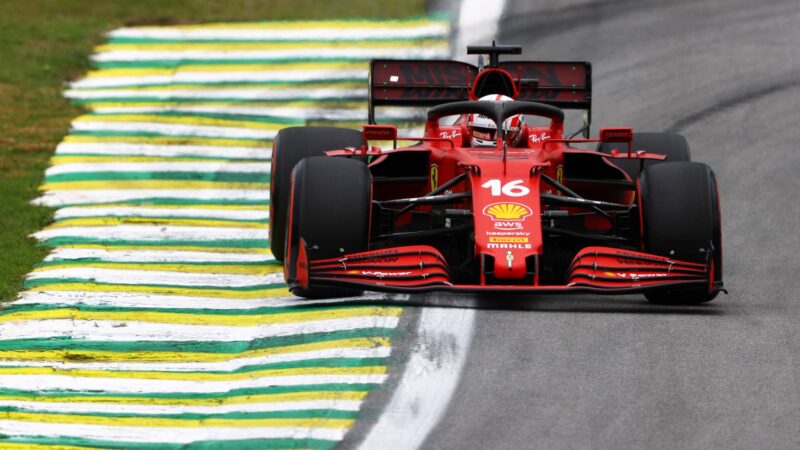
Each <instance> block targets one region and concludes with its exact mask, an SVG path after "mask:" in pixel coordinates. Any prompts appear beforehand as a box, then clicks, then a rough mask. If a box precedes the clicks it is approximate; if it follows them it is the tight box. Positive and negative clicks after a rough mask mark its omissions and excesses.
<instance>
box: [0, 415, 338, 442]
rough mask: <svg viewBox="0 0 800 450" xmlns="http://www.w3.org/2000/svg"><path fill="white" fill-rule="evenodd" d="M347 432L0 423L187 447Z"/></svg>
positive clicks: (11, 432)
mask: <svg viewBox="0 0 800 450" xmlns="http://www.w3.org/2000/svg"><path fill="white" fill-rule="evenodd" d="M346 432H347V430H346V429H339V428H271V427H259V428H239V427H234V428H216V427H187V428H168V427H119V426H101V425H83V424H65V423H47V426H43V424H41V423H39V422H22V421H15V420H0V433H1V434H4V435H6V436H10V437H12V438H13V437H15V436H35V437H39V436H42V437H54V438H63V437H76V438H83V439H97V440H104V441H118V442H139V443H146V442H151V443H172V444H188V443H191V442H195V441H225V440H232V441H235V440H242V439H270V438H289V439H306V438H308V439H324V440H331V441H339V440H341V439H342V438H343V437H344V434H345V433H346Z"/></svg>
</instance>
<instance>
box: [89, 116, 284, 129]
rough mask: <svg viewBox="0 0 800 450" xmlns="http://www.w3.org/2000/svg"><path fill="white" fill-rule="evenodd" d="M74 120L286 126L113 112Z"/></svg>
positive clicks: (257, 127) (260, 126) (226, 125)
mask: <svg viewBox="0 0 800 450" xmlns="http://www.w3.org/2000/svg"><path fill="white" fill-rule="evenodd" d="M74 122H150V123H161V124H185V125H193V126H198V125H201V126H213V127H235V128H250V129H258V130H275V131H278V130H280V129H281V128H285V127H286V124H285V123H270V122H256V121H247V120H230V119H211V118H204V117H183V116H159V115H157V114H113V115H91V114H87V115H83V116H80V117H78V118H76V119H74Z"/></svg>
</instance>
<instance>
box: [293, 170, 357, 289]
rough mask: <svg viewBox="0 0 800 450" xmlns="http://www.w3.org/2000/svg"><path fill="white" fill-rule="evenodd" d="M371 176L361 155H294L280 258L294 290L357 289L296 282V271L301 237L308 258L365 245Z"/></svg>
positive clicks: (333, 256) (326, 255)
mask: <svg viewBox="0 0 800 450" xmlns="http://www.w3.org/2000/svg"><path fill="white" fill-rule="evenodd" d="M371 203H372V176H371V175H370V172H369V169H368V168H367V165H366V164H364V163H363V162H362V161H359V160H355V159H347V158H337V157H325V156H317V157H311V158H306V159H304V160H302V161H300V162H299V163H298V164H297V165H296V166H295V168H294V171H293V172H292V185H291V196H290V204H289V207H290V215H289V218H288V221H287V225H288V227H287V230H286V242H287V246H286V253H285V255H284V256H285V260H284V267H285V274H286V280H287V283H288V284H289V289H290V290H291V291H292V293H293V294H294V295H297V296H300V297H306V298H323V297H344V296H352V295H360V294H361V291H358V290H353V289H341V288H329V287H319V286H314V285H313V283H312V284H310V285H309V286H308V287H307V288H304V287H302V286H301V285H300V284H299V282H298V277H297V261H298V255H299V251H300V245H301V239H302V241H303V242H304V243H305V248H306V254H307V258H308V261H314V260H320V259H328V258H335V257H338V256H341V255H345V254H348V253H357V252H363V251H366V250H368V249H369V233H370V222H371V214H372V212H371Z"/></svg>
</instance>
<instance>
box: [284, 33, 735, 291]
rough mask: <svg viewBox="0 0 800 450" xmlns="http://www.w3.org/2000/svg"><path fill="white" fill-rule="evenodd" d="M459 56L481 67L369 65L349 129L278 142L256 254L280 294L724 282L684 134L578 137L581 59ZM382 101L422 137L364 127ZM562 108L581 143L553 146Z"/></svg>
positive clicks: (712, 190) (710, 211) (702, 184)
mask: <svg viewBox="0 0 800 450" xmlns="http://www.w3.org/2000/svg"><path fill="white" fill-rule="evenodd" d="M468 53H470V54H479V55H488V57H489V63H488V64H487V65H486V66H484V65H483V63H482V58H483V56H480V57H479V58H480V59H479V64H478V66H473V65H471V64H467V63H464V62H459V61H445V60H439V61H431V60H373V61H372V62H371V65H370V78H369V96H370V98H369V122H370V123H369V124H367V125H364V126H363V129H362V130H361V131H356V130H349V129H342V128H333V127H294V128H287V129H283V130H281V131H280V132H279V133H278V135H277V137H276V138H275V140H274V143H273V155H272V169H271V170H272V184H271V187H270V189H271V197H270V198H271V206H270V245H271V248H272V253H273V254H274V256H275V258H276V259H278V260H282V261H283V264H284V274H285V277H286V281H287V283H288V285H289V287H290V289H291V291H292V292H293V293H294V294H295V295H299V296H302V297H329V296H342V295H353V294H357V293H359V292H361V291H364V290H369V291H387V292H405V293H414V292H427V291H454V292H477V293H486V292H493V293H500V292H503V293H515V294H540V293H542V294H544V293H546V294H570V293H601V294H628V293H643V294H644V295H645V296H646V297H647V298H648V299H649V300H651V301H654V302H661V303H679V304H693V303H701V302H706V301H709V300H712V299H713V298H714V297H716V295H717V294H718V293H719V292H720V291H721V290H723V285H722V241H721V230H720V210H719V195H718V192H717V183H716V180H715V178H714V172H713V171H712V170H711V169H710V168H709V167H708V166H707V165H705V164H702V163H697V162H691V161H690V155H689V146H688V144H687V142H686V139H685V138H684V137H683V136H680V135H678V134H674V133H639V132H633V130H632V129H631V128H622V127H617V128H605V129H601V130H600V132H599V136H598V137H597V138H593V139H590V138H589V127H590V122H591V119H590V118H591V114H590V112H591V66H590V64H589V63H586V62H546V61H545V62H543V61H502V62H501V61H500V60H499V59H500V55H504V54H520V53H521V49H520V47H518V46H496V45H494V43H493V44H492V46H480V47H470V48H469V49H468ZM503 100H505V101H503ZM387 105H388V106H395V107H396V106H416V107H419V106H431V107H430V109H429V110H428V111H427V118H426V123H425V130H424V134H423V136H420V137H399V136H398V133H397V128H396V127H395V126H392V125H379V124H376V123H375V122H376V121H375V108H376V107H381V106H387ZM564 109H577V110H583V111H584V114H583V117H584V123H583V128H582V129H581V130H580V131H579V133H580V132H582V133H583V136H584V137H582V138H576V139H568V138H565V137H564V117H565V115H564ZM577 134H578V133H576V134H575V135H577ZM398 141H405V142H408V143H409V144H410V145H408V146H401V147H398V146H397V144H398ZM376 142H382V143H386V145H385V147H387V148H380V147H377V146H374V145H371V143H372V144H374V143H376ZM487 143H488V145H487ZM587 147H588V148H587Z"/></svg>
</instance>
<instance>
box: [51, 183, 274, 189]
mask: <svg viewBox="0 0 800 450" xmlns="http://www.w3.org/2000/svg"><path fill="white" fill-rule="evenodd" d="M39 189H40V190H42V191H82V190H93V189H100V190H108V189H259V190H265V189H269V183H240V182H223V181H195V180H180V181H170V180H119V181H117V180H114V181H111V180H109V181H64V182H57V183H44V184H43V185H42V186H40V187H39Z"/></svg>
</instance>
